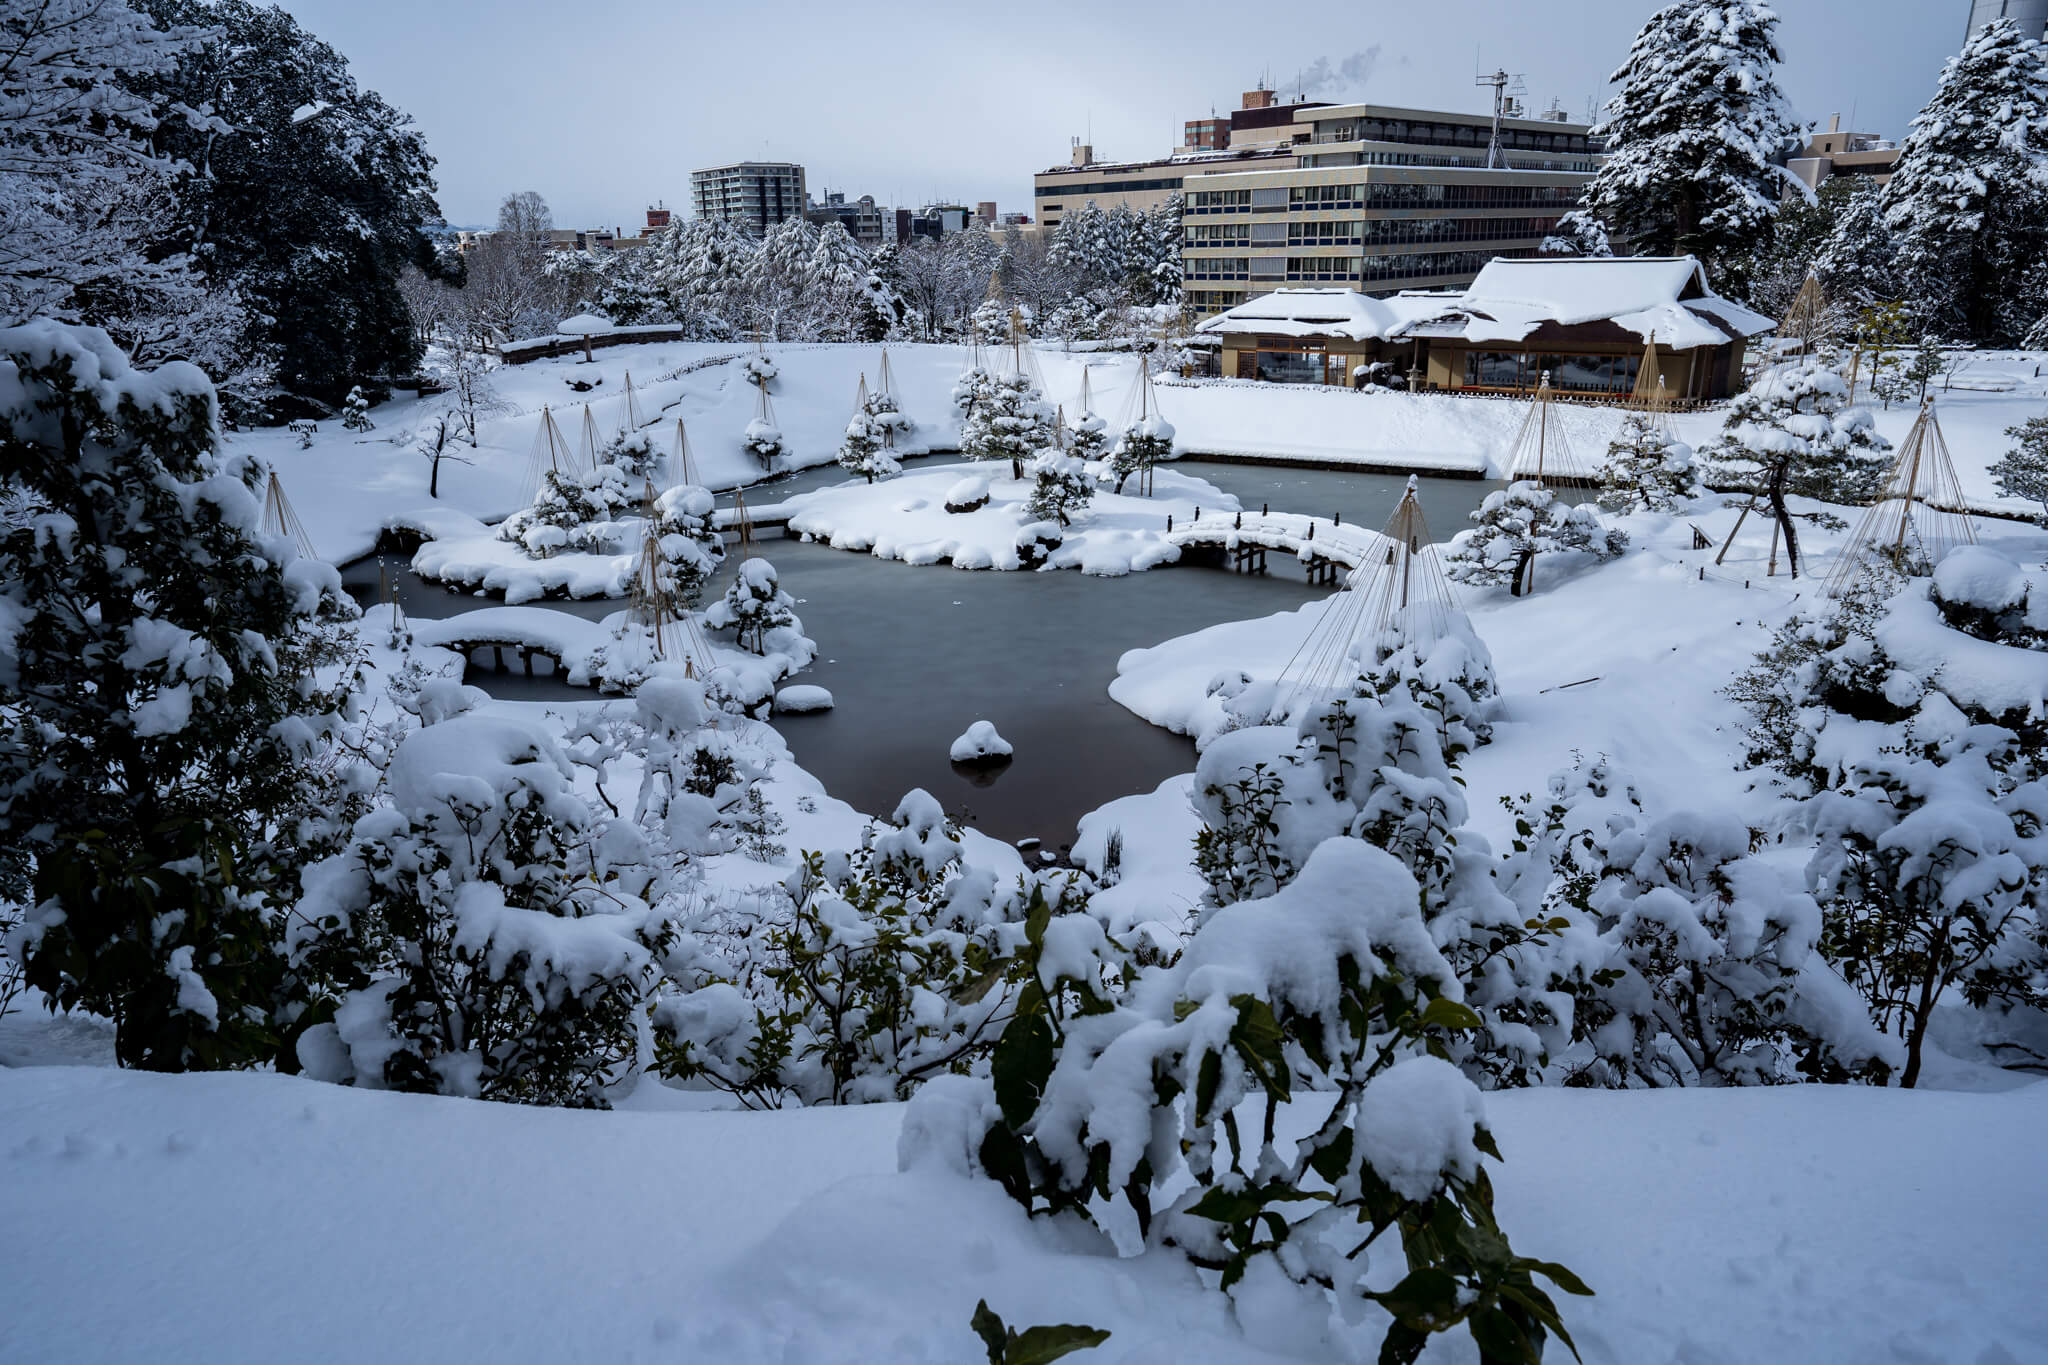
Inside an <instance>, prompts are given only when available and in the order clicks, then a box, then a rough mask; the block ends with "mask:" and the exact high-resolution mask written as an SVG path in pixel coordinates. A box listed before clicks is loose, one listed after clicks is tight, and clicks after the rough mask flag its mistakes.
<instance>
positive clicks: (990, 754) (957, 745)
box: [953, 720, 1015, 763]
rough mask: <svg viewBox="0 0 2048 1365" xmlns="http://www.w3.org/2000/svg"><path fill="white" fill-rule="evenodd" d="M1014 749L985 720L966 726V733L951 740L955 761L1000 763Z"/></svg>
mask: <svg viewBox="0 0 2048 1365" xmlns="http://www.w3.org/2000/svg"><path fill="white" fill-rule="evenodd" d="M1014 752H1015V751H1014V750H1013V749H1011V747H1010V741H1009V740H1007V739H1004V738H1003V737H1002V736H1001V735H999V734H997V733H996V727H995V726H993V725H991V724H990V723H989V722H987V721H985V720H978V721H976V722H974V724H972V725H970V726H968V727H967V733H966V734H964V735H962V736H960V738H958V739H956V740H954V741H953V761H954V762H955V763H1002V762H1006V761H1008V759H1009V757H1010V755H1011V754H1012V753H1014Z"/></svg>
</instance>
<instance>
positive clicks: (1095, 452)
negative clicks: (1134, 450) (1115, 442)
mask: <svg viewBox="0 0 2048 1365" xmlns="http://www.w3.org/2000/svg"><path fill="white" fill-rule="evenodd" d="M1067 453H1068V454H1069V455H1072V456H1073V457H1074V458H1075V459H1077V460H1092V461H1101V460H1105V459H1107V458H1109V425H1108V424H1107V423H1106V422H1104V421H1103V420H1102V419H1101V418H1100V417H1097V416H1096V415H1095V414H1094V413H1092V412H1084V413H1082V414H1081V416H1080V418H1079V419H1078V420H1077V421H1076V422H1075V423H1074V430H1073V434H1072V435H1071V436H1069V437H1068V438H1067Z"/></svg>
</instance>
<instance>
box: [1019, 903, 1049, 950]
mask: <svg viewBox="0 0 2048 1365" xmlns="http://www.w3.org/2000/svg"><path fill="white" fill-rule="evenodd" d="M1051 923H1052V907H1051V906H1050V905H1047V904H1046V903H1045V892H1043V891H1033V892H1032V893H1031V907H1030V909H1029V910H1028V911H1026V913H1025V915H1024V940H1025V942H1027V943H1029V944H1030V945H1031V946H1032V947H1034V948H1036V947H1038V946H1039V945H1040V944H1042V943H1044V942H1045V926H1046V925H1048V924H1051Z"/></svg>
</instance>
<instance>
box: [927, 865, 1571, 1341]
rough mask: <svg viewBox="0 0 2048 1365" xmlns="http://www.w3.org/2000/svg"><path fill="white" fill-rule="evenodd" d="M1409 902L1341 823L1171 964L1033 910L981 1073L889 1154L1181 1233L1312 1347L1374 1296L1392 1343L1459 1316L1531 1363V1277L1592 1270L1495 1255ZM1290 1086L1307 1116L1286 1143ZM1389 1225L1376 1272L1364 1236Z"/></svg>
mask: <svg viewBox="0 0 2048 1365" xmlns="http://www.w3.org/2000/svg"><path fill="white" fill-rule="evenodd" d="M1420 902H1421V896H1420V894H1419V889H1418V887H1417V886H1416V884H1415V881H1414V879H1413V878H1412V877H1411V876H1410V875H1409V873H1408V871H1407V870H1406V869H1405V868H1404V867H1403V866H1401V864H1400V863H1399V862H1397V861H1396V860H1395V859H1394V858H1393V857H1391V856H1389V855H1388V854H1387V853H1385V852H1383V851H1381V850H1379V849H1375V848H1373V847H1371V846H1369V845H1367V844H1365V843H1363V842H1361V841H1359V840H1356V839H1351V838H1343V837H1338V838H1333V839H1330V840H1328V841H1326V842H1324V843H1322V844H1321V845H1320V846H1318V847H1317V848H1315V850H1314V851H1313V853H1312V854H1311V855H1310V856H1309V858H1308V859H1307V861H1306V863H1305V864H1304V866H1303V867H1302V869H1301V872H1300V875H1299V876H1298V877H1296V878H1295V879H1294V880H1293V881H1292V882H1291V883H1290V884H1289V885H1288V886H1287V887H1285V888H1284V889H1282V890H1280V891H1279V892H1277V893H1276V894H1273V895H1271V896H1268V897H1264V898H1259V899H1252V900H1246V901H1242V902H1239V903H1236V904H1232V905H1229V906H1227V907H1224V908H1222V909H1220V910H1217V911H1215V912H1214V913H1212V914H1210V915H1208V916H1206V917H1205V918H1204V919H1203V921H1202V923H1201V925H1200V927H1199V928H1198V929H1197V930H1196V932H1195V934H1194V936H1193V937H1192V938H1190V939H1189V941H1188V943H1187V946H1186V948H1185V950H1184V951H1183V952H1182V953H1181V954H1180V956H1179V957H1178V958H1177V959H1176V960H1175V961H1174V962H1173V963H1172V964H1171V965H1169V966H1159V967H1152V968H1147V969H1144V970H1143V971H1141V972H1137V973H1135V974H1133V973H1132V972H1131V971H1130V969H1129V968H1128V967H1127V966H1126V964H1125V961H1124V957H1123V954H1122V953H1121V951H1120V950H1119V949H1118V948H1117V947H1116V945H1115V944H1114V943H1113V942H1111V941H1110V940H1109V938H1108V937H1107V936H1106V935H1105V934H1104V933H1103V930H1102V927H1101V925H1100V924H1098V923H1097V922H1096V921H1095V920H1094V919H1092V918H1089V917H1087V916H1085V915H1066V916H1059V917H1048V918H1046V919H1043V920H1034V921H1033V922H1032V923H1031V924H1030V925H1029V926H1028V927H1027V939H1026V947H1025V949H1024V950H1023V951H1022V953H1021V954H1020V956H1021V957H1022V959H1023V961H1024V962H1025V964H1026V965H1027V967H1028V969H1029V977H1028V979H1027V981H1026V983H1025V985H1024V987H1023V989H1022V990H1021V991H1019V992H1018V995H1017V998H1016V1003H1015V1006H1014V1014H1013V1017H1012V1018H1011V1019H1010V1021H1009V1022H1008V1024H1007V1025H1006V1026H1005V1027H1004V1029H1003V1033H1002V1036H1001V1039H1000V1041H999V1042H998V1044H997V1046H996V1050H995V1054H994V1056H993V1058H992V1062H991V1075H990V1078H989V1079H987V1080H983V1079H980V1078H978V1077H976V1078H962V1079H958V1080H950V1079H949V1080H947V1081H944V1082H940V1083H935V1084H933V1085H928V1086H927V1087H925V1089H924V1090H922V1091H920V1092H919V1094H918V1095H917V1096H915V1097H913V1099H912V1100H911V1105H910V1109H909V1111H908V1113H907V1114H906V1116H905V1120H904V1137H903V1141H902V1144H901V1148H900V1160H901V1161H902V1162H903V1163H904V1164H905V1165H910V1166H915V1165H918V1164H922V1163H925V1162H932V1163H942V1164H944V1165H946V1166H949V1167H951V1168H953V1169H955V1170H963V1171H965V1172H968V1173H976V1172H978V1173H982V1174H985V1175H987V1176H988V1177H990V1178H992V1179H994V1180H996V1181H998V1182H999V1183H1000V1184H1001V1185H1002V1186H1003V1188H1004V1189H1005V1190H1006V1191H1008V1193H1009V1194H1010V1195H1011V1196H1012V1197H1013V1198H1014V1199H1016V1200H1017V1201H1018V1202H1019V1203H1020V1204H1022V1205H1024V1206H1025V1207H1026V1208H1027V1209H1029V1210H1031V1211H1032V1212H1034V1213H1037V1212H1047V1213H1054V1214H1061V1215H1065V1216H1069V1217H1074V1218H1078V1219H1081V1220H1083V1221H1087V1222H1091V1223H1093V1224H1094V1225H1095V1226H1097V1227H1098V1228H1099V1229H1101V1231H1102V1232H1103V1234H1104V1235H1105V1236H1106V1237H1111V1238H1113V1237H1115V1236H1117V1235H1118V1234H1119V1233H1120V1232H1123V1231H1124V1230H1125V1229H1132V1230H1135V1232H1136V1233H1137V1235H1138V1236H1139V1237H1141V1238H1143V1239H1144V1240H1145V1242H1146V1243H1147V1244H1148V1245H1149V1246H1152V1247H1170V1248H1175V1249H1178V1250H1179V1251H1180V1253H1181V1254H1183V1255H1185V1256H1186V1257H1187V1258H1188V1259H1189V1261H1190V1262H1191V1263H1192V1264H1193V1265H1194V1266H1196V1267H1199V1268H1201V1269H1203V1270H1206V1271H1210V1272H1214V1273H1216V1274H1217V1276H1218V1279H1217V1280H1216V1283H1217V1284H1218V1285H1219V1287H1220V1288H1221V1289H1223V1290H1224V1291H1225V1292H1226V1293H1229V1294H1231V1295H1232V1296H1233V1297H1235V1298H1236V1299H1238V1301H1239V1303H1240V1306H1241V1311H1245V1312H1250V1311H1252V1309H1253V1306H1254V1305H1257V1306H1258V1309H1259V1311H1260V1312H1261V1313H1262V1314H1271V1313H1282V1314H1285V1315H1286V1316H1287V1317H1288V1318H1289V1319H1290V1321H1291V1322H1292V1323H1294V1324H1295V1325H1296V1330H1295V1336H1296V1340H1297V1343H1298V1344H1300V1345H1302V1346H1304V1347H1313V1348H1314V1349H1315V1351H1316V1352H1317V1354H1319V1355H1333V1354H1335V1346H1336V1343H1335V1342H1334V1341H1332V1340H1331V1333H1332V1330H1333V1327H1334V1323H1333V1322H1332V1314H1333V1312H1334V1313H1337V1314H1341V1315H1342V1319H1343V1320H1344V1321H1346V1322H1355V1321H1357V1311H1356V1310H1357V1309H1359V1308H1360V1307H1362V1306H1363V1304H1365V1303H1377V1304H1378V1305H1379V1306H1380V1307H1382V1308H1384V1309H1385V1310H1386V1311H1387V1312H1388V1313H1389V1314H1390V1315H1391V1318H1392V1322H1391V1324H1390V1325H1389V1327H1388V1329H1387V1336H1386V1340H1385V1343H1384V1345H1383V1346H1382V1349H1381V1353H1380V1356H1379V1358H1380V1359H1381V1360H1413V1359H1415V1358H1416V1357H1417V1356H1418V1355H1419V1354H1420V1353H1421V1351H1422V1349H1423V1347H1424V1346H1425V1345H1426V1344H1427V1342H1428V1340H1429V1338H1430V1336H1431V1335H1433V1334H1434V1333H1437V1332H1442V1331H1449V1330H1452V1329H1455V1328H1460V1327H1463V1328H1465V1329H1467V1330H1469V1331H1470V1332H1471V1333H1472V1334H1473V1336H1474V1337H1475V1338H1477V1339H1478V1340H1480V1341H1481V1342H1496V1343H1511V1349H1512V1350H1513V1351H1514V1352H1517V1353H1519V1354H1520V1355H1521V1357H1523V1358H1529V1359H1533V1358H1535V1357H1536V1356H1537V1355H1538V1354H1539V1353H1540V1351H1541V1343H1542V1342H1543V1340H1544V1339H1545V1337H1546V1336H1547V1335H1550V1334H1556V1335H1558V1336H1559V1337H1560V1338H1561V1339H1564V1340H1566V1341H1567V1342H1568V1341H1569V1337H1568V1335H1567V1334H1566V1333H1565V1331H1564V1327H1563V1325H1562V1323H1561V1322H1560V1321H1559V1319H1558V1316H1557V1313H1556V1310H1555V1306H1554V1305H1553V1304H1552V1302H1551V1300H1550V1298H1549V1296H1548V1294H1547V1293H1546V1292H1545V1291H1544V1290H1543V1289H1542V1288H1540V1287H1539V1286H1538V1285H1537V1284H1536V1283H1535V1281H1534V1278H1533V1277H1534V1276H1536V1275H1542V1276H1545V1277H1547V1278H1548V1279H1550V1280H1551V1281H1552V1282H1553V1283H1555V1284H1557V1285H1559V1286H1561V1287H1563V1288H1565V1289H1566V1290H1569V1291H1572V1292H1584V1286H1582V1285H1580V1284H1579V1282H1578V1280H1577V1279H1576V1278H1575V1277H1574V1276H1573V1275H1572V1274H1571V1273H1570V1272H1569V1271H1567V1270H1565V1269H1564V1268H1563V1267H1561V1266H1555V1265H1549V1264H1546V1263H1543V1262H1539V1261H1534V1260H1530V1259H1528V1258H1525V1257H1519V1256H1516V1255H1515V1254H1514V1253H1513V1252H1512V1251H1511V1250H1510V1249H1509V1247H1508V1244H1507V1241H1506V1238H1505V1236H1504V1234H1503V1233H1502V1231H1501V1229H1500V1227H1499V1225H1498V1223H1497V1222H1496V1221H1495V1218H1494V1215H1493V1207H1492V1205H1493V1197H1492V1187H1491V1184H1490V1182H1489V1181H1488V1179H1487V1177H1486V1175H1485V1173H1484V1172H1483V1171H1482V1169H1481V1158H1482V1156H1483V1155H1495V1156H1497V1152H1496V1150H1495V1148H1494V1145H1493V1141H1492V1138H1491V1137H1490V1136H1489V1134H1488V1132H1487V1128H1486V1123H1485V1117H1484V1109H1483V1105H1482V1101H1481V1097H1480V1094H1479V1092H1478V1091H1477V1089H1476V1088H1474V1086H1473V1085H1472V1083H1471V1082H1470V1081H1469V1080H1467V1079H1466V1078H1465V1077H1463V1076H1461V1075H1460V1074H1459V1073H1458V1071H1457V1069H1456V1068H1454V1067H1452V1066H1451V1065H1449V1064H1448V1063H1446V1062H1444V1061H1442V1060H1440V1059H1439V1058H1437V1057H1435V1056H1431V1055H1429V1054H1430V1053H1431V1052H1432V1051H1433V1050H1435V1049H1436V1048H1437V1047H1440V1046H1442V1045H1443V1043H1444V1041H1445V1040H1446V1039H1447V1038H1449V1037H1450V1036H1452V1035H1453V1034H1455V1033H1457V1032H1459V1031H1462V1030H1465V1029H1469V1028H1470V1027H1472V1025H1473V1024H1474V1022H1475V1020H1474V1018H1473V1016H1472V1014H1471V1011H1470V1010H1469V1009H1467V1008H1466V1007H1465V1006H1464V1005H1463V1004H1462V1003H1460V995H1461V991H1460V988H1459V985H1458V981H1457V979H1456V976H1455V974H1454V973H1453V971H1452V969H1451V966H1450V964H1449V963H1448V962H1447V961H1446V960H1445V959H1444V957H1443V955H1442V954H1441V953H1439V952H1438V951H1437V949H1436V948H1435V946H1434V945H1433V944H1432V943H1431V940H1430V934H1429V931H1428V929H1427V928H1426V926H1425V925H1424V923H1423V919H1422V914H1421V910H1420ZM1126 983H1127V984H1126ZM1119 987H1120V989H1119ZM1289 1103H1296V1104H1306V1105H1309V1106H1311V1107H1312V1109H1313V1110H1314V1111H1315V1114H1316V1115H1317V1118H1316V1119H1315V1120H1312V1123H1311V1126H1310V1127H1309V1128H1308V1129H1307V1130H1306V1131H1305V1132H1303V1134H1302V1136H1300V1137H1299V1138H1298V1139H1297V1140H1296V1141H1295V1142H1294V1143H1293V1145H1292V1147H1291V1149H1290V1150H1287V1151H1285V1152H1284V1153H1283V1149H1282V1147H1281V1145H1280V1144H1279V1143H1278V1141H1276V1135H1275V1127H1276V1118H1277V1116H1278V1114H1279V1112H1280V1110H1281V1108H1282V1106H1284V1105H1287V1104H1289ZM1244 1106H1249V1107H1250V1110H1251V1113H1253V1114H1262V1117H1261V1118H1260V1121H1259V1122H1258V1123H1257V1124H1256V1126H1255V1127H1246V1128H1241V1127H1240V1125H1239V1122H1238V1115H1239V1113H1240V1111H1241V1107H1244ZM1396 1226H1398V1227H1401V1228H1403V1229H1404V1230H1406V1231H1405V1232H1404V1236H1403V1237H1402V1238H1400V1239H1399V1241H1398V1242H1391V1243H1389V1244H1388V1251H1387V1252H1386V1253H1385V1254H1388V1255H1391V1256H1393V1257H1394V1258H1395V1261H1396V1265H1395V1268H1394V1270H1393V1271H1392V1272H1391V1273H1389V1272H1387V1271H1385V1270H1382V1269H1381V1268H1380V1267H1379V1265H1378V1264H1377V1263H1376V1262H1375V1261H1374V1260H1373V1259H1372V1257H1371V1256H1370V1255H1367V1254H1365V1249H1366V1248H1367V1247H1368V1246H1371V1245H1372V1244H1373V1243H1374V1241H1375V1240H1376V1238H1377V1237H1378V1235H1379V1234H1380V1233H1381V1232H1382V1231H1384V1230H1385V1229H1388V1228H1390V1227H1396ZM1425 1226H1426V1227H1427V1229H1428V1232H1427V1235H1423V1233H1422V1229H1423V1228H1424V1227H1425ZM1397 1281H1398V1284H1396V1282H1397ZM1374 1282H1377V1283H1378V1284H1379V1285H1381V1286H1383V1287H1381V1288H1377V1289H1376V1288H1374V1287H1373V1284H1374Z"/></svg>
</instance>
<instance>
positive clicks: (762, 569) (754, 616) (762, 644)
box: [704, 559, 798, 654]
mask: <svg viewBox="0 0 2048 1365" xmlns="http://www.w3.org/2000/svg"><path fill="white" fill-rule="evenodd" d="M704 624H706V625H708V626H710V627H711V628H712V629H713V630H730V631H732V632H734V634H735V636H736V637H737V639H738V642H739V646H740V648H741V649H744V650H747V651H749V652H751V653H754V654H766V653H767V652H768V648H769V643H768V635H769V632H771V631H774V630H779V629H781V628H782V627H784V626H795V625H797V624H798V623H797V619H796V599H794V598H792V597H791V596H790V595H789V594H788V593H786V592H784V591H783V590H782V588H781V587H780V586H779V584H778V581H777V579H776V576H775V566H774V565H773V564H770V563H769V562H768V561H767V560H765V559H749V560H747V561H746V562H745V563H743V564H741V565H740V568H739V572H738V573H736V574H734V575H733V580H732V586H731V587H729V588H727V589H726V590H725V596H724V597H723V598H721V599H720V600H718V601H716V602H713V603H712V604H711V609H710V610H709V611H707V612H705V613H704Z"/></svg>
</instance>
